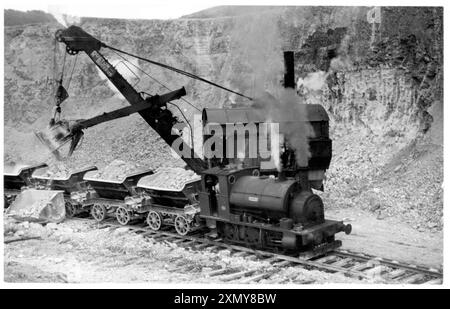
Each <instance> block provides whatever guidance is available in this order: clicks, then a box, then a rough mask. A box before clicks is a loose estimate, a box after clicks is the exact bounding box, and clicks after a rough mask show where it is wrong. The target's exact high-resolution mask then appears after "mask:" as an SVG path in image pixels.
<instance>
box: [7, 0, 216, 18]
mask: <svg viewBox="0 0 450 309" xmlns="http://www.w3.org/2000/svg"><path fill="white" fill-rule="evenodd" d="M124 4H125V5H124ZM212 6H215V5H214V3H213V1H201V0H189V1H179V0H178V1H175V0H165V1H161V0H156V1H138V0H122V1H111V0H110V1H93V0H77V1H55V0H53V1H45V0H44V1H24V0H16V1H9V0H7V1H5V2H4V3H3V7H4V8H5V9H15V10H20V11H28V10H41V11H44V12H48V13H52V14H54V13H61V14H68V15H73V16H80V17H110V18H126V19H172V18H179V17H181V16H183V15H188V14H191V13H194V12H197V11H201V10H204V9H207V8H210V7H212Z"/></svg>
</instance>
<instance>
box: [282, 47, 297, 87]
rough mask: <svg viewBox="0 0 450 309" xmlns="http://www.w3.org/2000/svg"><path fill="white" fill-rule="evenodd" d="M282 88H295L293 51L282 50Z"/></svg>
mask: <svg viewBox="0 0 450 309" xmlns="http://www.w3.org/2000/svg"><path fill="white" fill-rule="evenodd" d="M284 88H292V89H295V72H294V52H293V51H285V52H284Z"/></svg>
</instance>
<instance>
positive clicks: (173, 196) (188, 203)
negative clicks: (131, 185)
mask: <svg viewBox="0 0 450 309" xmlns="http://www.w3.org/2000/svg"><path fill="white" fill-rule="evenodd" d="M200 180H201V178H200V176H198V175H196V174H194V173H192V174H191V175H188V172H184V171H183V169H177V168H168V169H161V170H159V171H158V172H156V173H155V174H153V175H149V176H145V177H143V178H142V179H141V180H139V182H138V184H137V187H136V190H137V191H138V194H139V197H138V198H137V199H135V200H134V201H133V202H134V203H133V204H131V203H129V205H130V207H132V208H134V209H140V211H141V212H142V211H144V212H147V219H146V222H147V224H148V226H149V227H150V228H151V229H152V230H155V231H157V230H159V229H161V227H163V226H174V227H175V230H176V231H177V233H178V234H180V235H186V234H188V233H189V232H192V231H193V230H195V229H197V228H200V227H201V224H200V221H199V217H198V214H199V213H200V206H199V205H198V192H199V190H200Z"/></svg>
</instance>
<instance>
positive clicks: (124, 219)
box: [116, 206, 131, 225]
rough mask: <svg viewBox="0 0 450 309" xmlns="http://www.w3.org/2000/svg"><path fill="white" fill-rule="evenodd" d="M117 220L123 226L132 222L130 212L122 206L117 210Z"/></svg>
mask: <svg viewBox="0 0 450 309" xmlns="http://www.w3.org/2000/svg"><path fill="white" fill-rule="evenodd" d="M116 219H117V222H119V223H120V224H122V225H127V224H128V222H130V220H131V215H130V212H129V211H128V210H127V209H126V208H125V207H123V206H120V207H119V208H117V210H116Z"/></svg>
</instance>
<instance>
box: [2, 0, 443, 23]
mask: <svg viewBox="0 0 450 309" xmlns="http://www.w3.org/2000/svg"><path fill="white" fill-rule="evenodd" d="M428 1H430V2H427V5H439V4H440V3H441V2H442V1H439V0H438V1H434V0H428ZM2 2H3V3H2V6H3V8H5V9H15V10H20V11H27V10H42V11H45V12H48V13H52V14H54V13H55V12H56V13H59V14H67V15H72V16H79V17H109V18H126V19H173V18H179V17H181V16H183V15H189V14H191V13H194V12H198V11H201V10H204V9H207V8H210V7H214V6H219V5H330V2H329V0H315V1H307V0H306V1H305V0H304V1H302V0H281V1H274V0H240V1H236V0H184V1H182V0H71V1H68V0H38V1H37V0H34V1H33V0H14V1H11V0H4V1H2ZM436 2H437V3H436ZM435 3H436V4H435ZM333 5H363V6H375V5H381V6H384V5H418V6H420V5H424V3H423V2H420V1H412V0H407V1H403V0H402V1H399V0H371V1H370V0H367V1H366V0H358V1H355V0H345V1H342V0H338V1H333Z"/></svg>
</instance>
